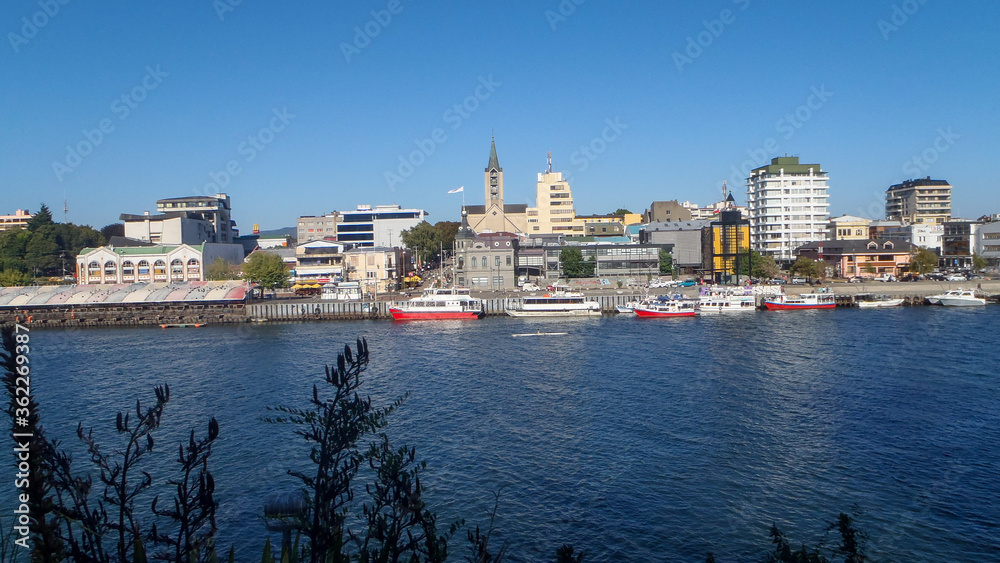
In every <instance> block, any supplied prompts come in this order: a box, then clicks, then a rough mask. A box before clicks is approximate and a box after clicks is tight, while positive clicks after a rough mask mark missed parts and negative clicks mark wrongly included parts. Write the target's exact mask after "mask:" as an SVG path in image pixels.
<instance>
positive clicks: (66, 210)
mask: <svg viewBox="0 0 1000 563" xmlns="http://www.w3.org/2000/svg"><path fill="white" fill-rule="evenodd" d="M68 217H69V200H68V199H66V193H65V192H63V223H69V219H68Z"/></svg>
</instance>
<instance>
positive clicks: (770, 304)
mask: <svg viewBox="0 0 1000 563" xmlns="http://www.w3.org/2000/svg"><path fill="white" fill-rule="evenodd" d="M764 306H765V307H767V308H768V309H770V310H772V311H794V310H797V309H833V308H835V307H836V306H837V304H836V303H780V302H777V301H765V302H764Z"/></svg>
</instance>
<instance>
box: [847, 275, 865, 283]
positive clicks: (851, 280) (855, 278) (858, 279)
mask: <svg viewBox="0 0 1000 563" xmlns="http://www.w3.org/2000/svg"><path fill="white" fill-rule="evenodd" d="M864 281H865V278H863V277H861V276H851V277H849V278H847V283H862V282H864Z"/></svg>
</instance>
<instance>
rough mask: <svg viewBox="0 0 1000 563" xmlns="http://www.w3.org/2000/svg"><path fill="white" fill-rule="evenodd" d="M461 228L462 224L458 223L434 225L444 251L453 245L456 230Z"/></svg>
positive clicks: (438, 223)
mask: <svg viewBox="0 0 1000 563" xmlns="http://www.w3.org/2000/svg"><path fill="white" fill-rule="evenodd" d="M461 226H462V224H461V223H459V222H458V221H438V222H437V223H434V229H435V230H437V232H438V236H439V237H440V239H439V240H440V242H441V245H442V246H443V247H444V249H445V250H448V249H450V248H451V247H453V246H454V245H455V235H457V234H458V229H459V227H461ZM439 248H440V247H439Z"/></svg>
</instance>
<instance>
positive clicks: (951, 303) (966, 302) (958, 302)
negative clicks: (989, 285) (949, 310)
mask: <svg viewBox="0 0 1000 563" xmlns="http://www.w3.org/2000/svg"><path fill="white" fill-rule="evenodd" d="M937 304H938V305H944V306H945V307H980V306H983V305H986V300H985V299H981V298H975V299H968V298H965V299H952V298H948V297H942V298H941V299H940V300H939V301H938V303H937Z"/></svg>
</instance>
